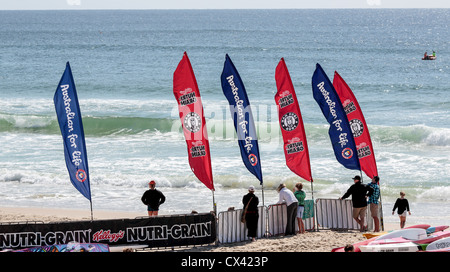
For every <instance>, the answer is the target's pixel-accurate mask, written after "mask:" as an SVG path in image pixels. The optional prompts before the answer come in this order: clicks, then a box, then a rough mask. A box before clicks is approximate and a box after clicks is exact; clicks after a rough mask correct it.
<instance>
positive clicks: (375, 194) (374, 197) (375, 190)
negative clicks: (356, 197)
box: [367, 182, 380, 204]
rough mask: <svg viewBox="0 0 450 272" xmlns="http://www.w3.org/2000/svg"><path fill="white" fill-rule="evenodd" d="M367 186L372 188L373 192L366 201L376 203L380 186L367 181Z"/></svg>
mask: <svg viewBox="0 0 450 272" xmlns="http://www.w3.org/2000/svg"><path fill="white" fill-rule="evenodd" d="M369 186H370V187H372V188H373V194H372V195H371V196H369V199H368V200H367V203H373V204H378V198H380V187H379V186H378V184H376V183H373V182H371V183H369Z"/></svg>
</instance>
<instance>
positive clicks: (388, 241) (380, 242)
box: [359, 226, 450, 252]
mask: <svg viewBox="0 0 450 272" xmlns="http://www.w3.org/2000/svg"><path fill="white" fill-rule="evenodd" d="M447 228H448V226H438V227H431V228H427V229H423V228H408V229H401V230H396V231H392V232H389V233H387V234H382V235H380V236H376V237H374V238H371V239H369V240H367V241H368V243H367V244H365V245H361V246H359V250H360V251H361V252H417V251H423V249H424V248H425V251H428V246H431V247H430V250H436V249H440V250H442V249H443V248H442V243H441V244H439V245H440V247H439V248H437V247H436V246H434V245H433V246H432V243H433V242H437V241H440V240H442V239H443V238H447V237H449V238H450V231H445V229H447ZM449 242H450V241H449ZM444 243H445V242H444ZM444 245H445V244H444ZM449 246H450V243H449Z"/></svg>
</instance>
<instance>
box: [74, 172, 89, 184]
mask: <svg viewBox="0 0 450 272" xmlns="http://www.w3.org/2000/svg"><path fill="white" fill-rule="evenodd" d="M75 177H76V178H77V180H78V181H79V182H85V181H86V179H87V174H86V172H85V171H84V170H83V169H78V171H77V172H76V174H75Z"/></svg>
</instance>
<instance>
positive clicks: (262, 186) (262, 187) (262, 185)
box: [261, 183, 264, 206]
mask: <svg viewBox="0 0 450 272" xmlns="http://www.w3.org/2000/svg"><path fill="white" fill-rule="evenodd" d="M261 190H262V203H263V206H264V184H262V183H261Z"/></svg>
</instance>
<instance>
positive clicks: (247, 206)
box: [242, 185, 259, 241]
mask: <svg viewBox="0 0 450 272" xmlns="http://www.w3.org/2000/svg"><path fill="white" fill-rule="evenodd" d="M242 204H244V212H245V215H244V216H245V223H246V226H247V236H248V237H249V238H251V239H252V241H256V237H257V236H258V235H257V230H258V219H259V213H258V204H259V199H258V197H257V196H256V195H255V186H253V185H251V186H250V187H248V194H246V195H244V197H243V198H242Z"/></svg>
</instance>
